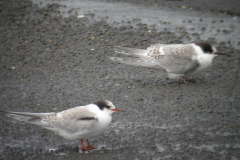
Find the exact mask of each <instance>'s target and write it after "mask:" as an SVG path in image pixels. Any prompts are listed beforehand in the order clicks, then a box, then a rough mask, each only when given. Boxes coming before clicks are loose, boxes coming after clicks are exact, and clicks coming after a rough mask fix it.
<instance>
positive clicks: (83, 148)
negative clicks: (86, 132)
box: [80, 139, 88, 150]
mask: <svg viewBox="0 0 240 160" xmlns="http://www.w3.org/2000/svg"><path fill="white" fill-rule="evenodd" d="M80 142H81V143H82V150H88V148H85V147H84V145H83V140H82V139H81V140H80Z"/></svg>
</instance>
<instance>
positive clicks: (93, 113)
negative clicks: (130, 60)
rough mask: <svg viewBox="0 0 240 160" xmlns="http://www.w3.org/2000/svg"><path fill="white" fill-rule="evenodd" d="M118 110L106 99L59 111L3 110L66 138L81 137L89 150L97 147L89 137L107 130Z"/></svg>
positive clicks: (75, 138) (8, 114) (11, 115)
mask: <svg viewBox="0 0 240 160" xmlns="http://www.w3.org/2000/svg"><path fill="white" fill-rule="evenodd" d="M116 111H121V110H120V109H116V108H115V106H114V105H113V103H112V102H110V101H106V100H104V101H97V102H95V103H92V104H88V105H86V106H78V107H75V108H71V109H67V110H64V111H61V112H58V113H54V112H50V113H28V112H7V111H1V112H4V113H6V114H7V116H8V117H11V118H13V119H16V120H19V121H23V122H26V123H31V124H35V125H39V126H41V127H43V128H46V129H48V130H51V131H53V132H55V134H57V135H60V136H62V137H64V138H65V139H68V140H77V139H80V141H81V144H82V149H83V150H88V149H95V147H94V146H92V145H90V144H89V141H88V139H89V138H93V137H96V136H98V135H100V134H102V133H103V132H104V131H106V130H107V128H108V127H109V125H110V123H111V121H112V113H114V112H116ZM83 140H87V144H88V145H87V147H84V145H83Z"/></svg>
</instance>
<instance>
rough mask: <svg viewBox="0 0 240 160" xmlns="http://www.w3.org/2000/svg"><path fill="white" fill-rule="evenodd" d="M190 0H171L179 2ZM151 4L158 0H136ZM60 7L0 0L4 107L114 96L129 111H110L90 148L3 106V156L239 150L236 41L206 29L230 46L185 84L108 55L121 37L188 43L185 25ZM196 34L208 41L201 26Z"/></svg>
mask: <svg viewBox="0 0 240 160" xmlns="http://www.w3.org/2000/svg"><path fill="white" fill-rule="evenodd" d="M121 2H122V1H121ZM128 2H129V1H128ZM183 2H184V1H183ZM183 2H182V1H180V2H176V3H174V2H165V4H167V3H171V6H172V7H173V8H174V5H176V8H179V7H177V6H178V5H179V6H182V4H179V3H183ZM185 2H186V1H185ZM185 2H184V4H185ZM213 2H214V1H213ZM229 2H230V1H229ZM109 3H111V2H109ZM131 3H133V4H134V3H135V2H134V1H132V2H131ZM159 3H160V2H159ZM159 3H156V5H158V4H159ZM161 3H162V2H161ZM186 3H188V1H187V2H186ZM232 3H233V4H235V1H234V2H232ZM236 3H237V2H236ZM145 4H148V5H150V4H155V1H154V2H153V1H151V3H147V2H146V1H140V2H139V3H138V4H137V5H145ZM189 4H190V7H194V6H197V7H198V9H199V10H202V11H203V12H204V11H205V10H207V11H208V12H210V13H211V12H212V14H215V12H219V13H221V12H228V10H229V11H231V14H229V15H228V16H233V17H236V16H237V15H238V14H239V13H238V10H235V9H234V8H233V9H227V8H228V7H230V6H231V5H222V4H221V5H220V4H219V3H217V4H219V5H218V6H227V7H225V8H224V7H222V8H220V7H217V8H218V10H216V11H215V9H214V8H216V7H215V6H214V5H212V6H213V7H212V8H211V5H210V6H208V7H207V8H205V4H206V2H202V3H200V2H199V1H196V3H194V1H191V2H189ZM197 4H198V5H197ZM229 4H231V3H229ZM186 6H187V5H186ZM150 7H151V6H150ZM154 7H158V6H154ZM159 7H164V5H163V6H162V5H161V6H159ZM187 7H189V6H187ZM58 8H59V5H58V4H49V5H47V6H46V7H44V8H39V7H38V6H37V5H35V4H33V3H32V2H31V1H25V0H24V1H17V0H11V1H2V2H0V14H1V21H0V35H1V37H0V40H1V44H0V61H1V63H0V73H1V74H0V88H1V89H0V109H1V110H7V111H26V112H52V111H55V112H57V111H61V110H64V109H67V108H71V107H75V106H79V105H86V104H89V103H91V102H94V101H97V100H102V99H107V100H110V101H112V102H113V103H114V104H115V106H116V107H118V108H120V109H123V110H125V111H126V112H122V113H116V114H114V115H113V123H112V125H111V127H110V128H109V129H108V130H107V131H106V132H105V133H104V134H103V135H101V136H98V137H96V138H93V139H91V140H90V142H91V143H92V144H93V145H94V146H96V147H97V150H94V151H92V152H91V153H87V152H86V153H85V154H82V153H81V150H80V149H79V146H80V142H78V141H77V142H71V141H67V140H65V139H63V138H61V137H59V136H56V135H54V133H52V132H51V131H47V130H44V129H42V128H39V127H38V126H33V125H30V124H24V123H21V122H16V121H14V120H11V119H9V118H8V117H6V116H4V115H3V114H1V116H0V120H1V123H0V141H1V146H0V159H232V160H234V159H238V158H239V157H240V152H239V149H240V137H239V135H240V129H239V128H240V123H239V122H240V94H239V91H240V84H239V82H240V73H239V68H240V63H239V61H240V58H239V57H240V56H239V50H238V49H237V48H238V47H239V46H233V45H231V43H230V42H223V43H217V40H216V39H215V38H214V37H211V38H209V39H208V40H207V42H209V43H211V44H213V45H214V46H215V47H216V48H217V49H218V50H219V51H221V52H225V53H228V54H229V56H219V57H216V58H215V59H214V61H213V66H212V67H211V68H209V69H208V70H206V71H204V72H202V73H201V74H200V75H199V76H197V77H193V80H192V81H191V82H189V83H188V84H184V83H182V82H181V81H178V80H168V79H167V78H166V74H165V71H164V70H157V69H148V68H142V67H135V66H127V65H124V64H118V63H115V62H112V61H110V60H109V59H108V57H109V56H116V55H117V54H115V53H114V52H113V46H115V45H120V46H129V47H133V48H134V47H135V48H147V47H148V46H149V45H150V44H153V43H159V42H164V43H183V42H185V41H186V40H188V39H189V35H188V31H186V30H184V32H181V31H179V28H178V29H176V32H172V31H169V30H167V29H163V30H156V29H154V27H149V26H148V25H146V24H142V23H141V22H139V23H138V25H137V27H136V26H133V25H132V24H131V23H129V24H127V23H122V24H121V23H119V24H118V25H112V24H109V23H108V22H107V19H104V18H103V19H102V20H94V19H90V18H88V17H83V18H77V17H76V16H70V17H63V16H61V14H59V11H58ZM230 8H231V7H230ZM171 9H172V8H171V7H170V8H168V10H171ZM237 18H238V17H237ZM230 19H231V17H230ZM234 19H236V18H234ZM237 20H238V19H237ZM183 23H185V22H183ZM202 23H205V22H204V21H203V22H202ZM223 23H224V22H218V21H216V23H211V24H206V25H212V26H215V25H216V24H217V25H221V24H223ZM238 24H239V23H238ZM181 25H184V24H181ZM229 25H231V24H229ZM235 29H238V28H235ZM201 32H202V31H201ZM219 34H223V35H224V34H227V33H224V32H221V33H219ZM191 36H192V37H194V39H196V40H198V41H201V38H200V36H199V32H197V31H196V34H191ZM239 41H240V40H239ZM190 42H191V39H189V43H190ZM239 45H240V43H239Z"/></svg>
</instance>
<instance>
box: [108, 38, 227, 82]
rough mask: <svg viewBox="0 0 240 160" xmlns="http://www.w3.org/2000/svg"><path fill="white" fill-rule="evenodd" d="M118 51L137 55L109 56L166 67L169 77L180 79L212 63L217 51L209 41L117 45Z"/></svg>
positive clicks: (136, 63) (126, 62)
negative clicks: (141, 46) (129, 45)
mask: <svg viewBox="0 0 240 160" xmlns="http://www.w3.org/2000/svg"><path fill="white" fill-rule="evenodd" d="M115 52H116V53H122V54H127V55H130V56H135V57H131V58H120V57H109V58H110V59H111V60H113V61H117V62H120V63H125V64H129V65H136V66H142V67H149V68H164V69H166V71H167V74H168V78H171V79H180V78H182V77H185V78H187V77H189V76H192V75H196V74H198V73H200V72H202V71H203V70H205V69H206V68H208V67H209V66H210V65H211V64H212V60H213V58H214V57H215V56H217V55H225V54H223V53H220V52H217V50H216V48H215V47H214V46H212V45H211V44H209V43H190V44H153V45H151V46H150V47H148V48H147V49H146V50H145V49H134V48H127V47H115Z"/></svg>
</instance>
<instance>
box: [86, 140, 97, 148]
mask: <svg viewBox="0 0 240 160" xmlns="http://www.w3.org/2000/svg"><path fill="white" fill-rule="evenodd" d="M87 144H88V146H87V148H88V149H96V148H95V147H94V146H92V145H90V143H89V141H88V139H87Z"/></svg>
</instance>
